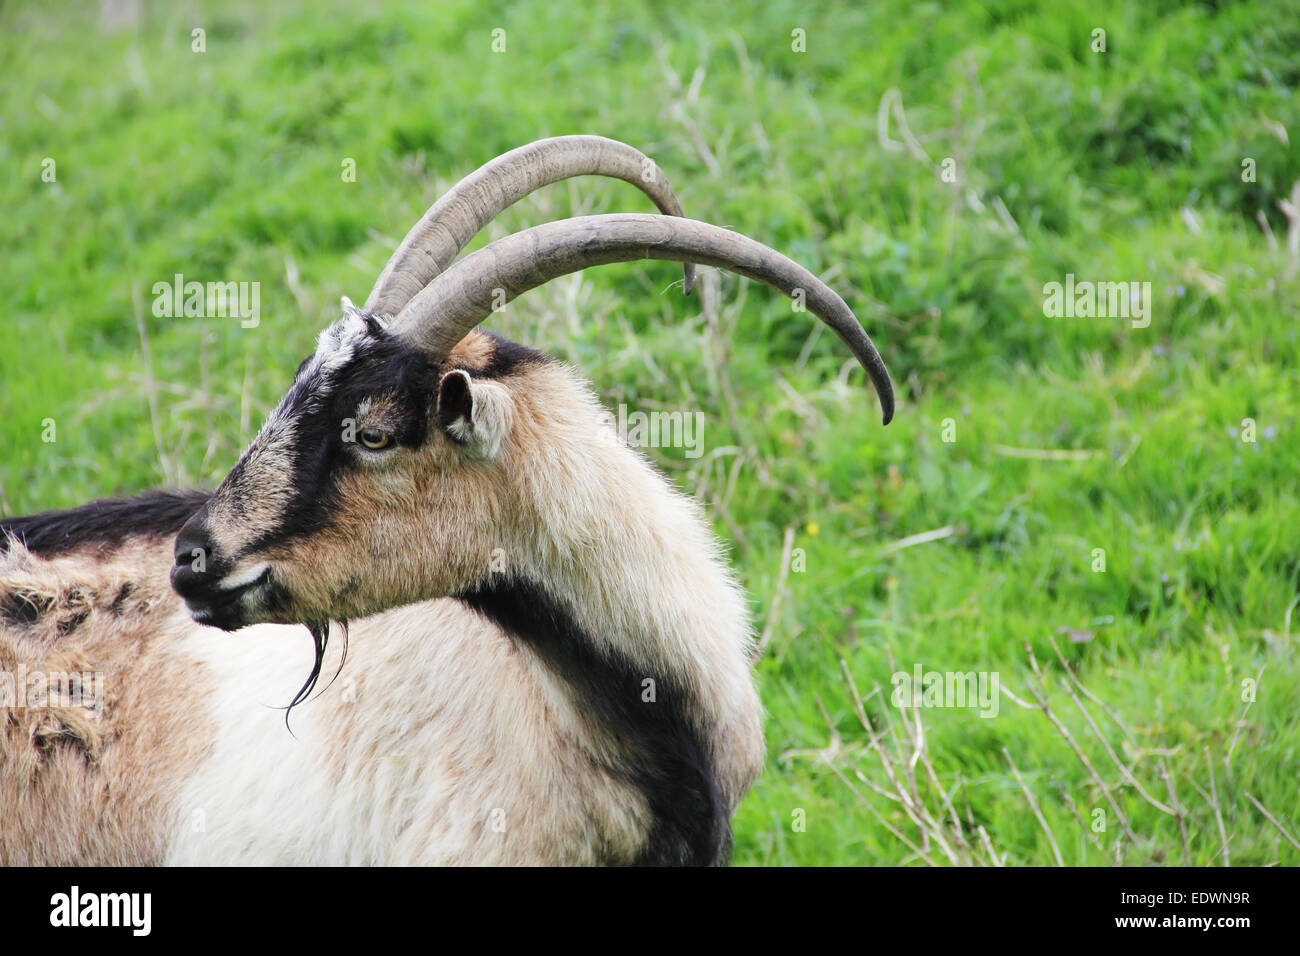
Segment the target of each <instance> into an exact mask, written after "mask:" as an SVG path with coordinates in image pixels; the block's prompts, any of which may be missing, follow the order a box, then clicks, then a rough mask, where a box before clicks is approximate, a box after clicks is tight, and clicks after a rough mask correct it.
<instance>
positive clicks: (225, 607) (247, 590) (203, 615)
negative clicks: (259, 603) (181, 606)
mask: <svg viewBox="0 0 1300 956" xmlns="http://www.w3.org/2000/svg"><path fill="white" fill-rule="evenodd" d="M271 587H272V581H271V569H270V568H267V569H266V570H264V571H263V572H262V573H261V574H259V575H258V576H257V577H255V578H254V579H253V580H251V581H247V582H245V583H243V584H240V585H237V586H236V587H233V588H229V589H227V590H225V591H221V592H219V593H218V594H217V595H215V596H214V597H213V598H212V599H210V600H190V599H187V600H186V601H185V608H186V610H188V611H189V614H190V617H191V618H193V619H194V621H195V622H196V623H198V624H206V625H207V626H209V627H217V628H220V629H221V630H223V631H235V630H238V629H239V628H241V627H244V626H246V625H248V624H251V623H253V621H252V620H251V619H250V615H249V613H248V611H249V610H250V607H249V605H250V603H251V602H249V601H248V600H247V599H248V598H249V597H250V596H255V595H257V594H258V593H259V592H267V591H269V590H270V589H271Z"/></svg>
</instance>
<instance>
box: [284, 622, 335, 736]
mask: <svg viewBox="0 0 1300 956" xmlns="http://www.w3.org/2000/svg"><path fill="white" fill-rule="evenodd" d="M335 623H337V624H338V625H339V628H340V630H342V632H343V656H342V658H340V659H339V667H338V670H336V671H335V672H334V676H333V677H331V678H330V682H329V683H328V684H326V685H325V686H324V687H323V688H321V693H322V694H323V693H325V691H327V690H329V689H330V687H331V686H333V684H334V682H335V681H336V680H338V676H339V674H341V673H343V665H344V664H346V663H347V660H348V622H347V621H346V620H341V621H337V622H334V621H329V620H326V621H315V622H313V621H308V622H305V623H304V625H303V626H304V627H306V628H307V633H308V634H310V635H311V640H312V644H313V646H314V648H315V652H316V659H315V661H314V662H313V663H312V668H311V673H310V674H309V675H308V676H307V680H306V682H305V683H304V684H303V685H302V687H300V688H299V689H298V693H297V694H296V695H294V698H293V700H291V701H289V704H288V706H287V707H285V708H284V725H285V727H288V728H289V733H291V734H292V733H293V728H292V727H289V714H290V712H291V711H292V710H293V709H294V708H295V707H297V706H298V705H299V704H302V703H306V701H307V699H308V698H309V697H311V694H312V691H314V690H315V689H316V684H317V682H318V681H319V680H320V672H321V667H322V666H323V665H324V663H325V648H326V647H328V646H329V640H330V628H331V627H332V626H333V625H334V624H335ZM318 696H319V695H318Z"/></svg>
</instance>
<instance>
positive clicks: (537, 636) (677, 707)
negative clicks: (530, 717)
mask: <svg viewBox="0 0 1300 956" xmlns="http://www.w3.org/2000/svg"><path fill="white" fill-rule="evenodd" d="M459 597H460V600H461V601H463V602H464V603H465V604H467V605H468V606H469V607H471V608H473V609H475V610H476V611H478V612H479V613H481V614H482V615H484V616H485V617H487V618H488V619H489V620H491V621H493V622H494V623H496V624H497V625H498V626H499V627H501V628H502V629H503V630H504V631H506V632H507V633H508V634H509V635H510V636H511V637H512V638H514V639H515V640H517V641H521V642H523V643H525V644H527V645H528V646H529V647H531V648H532V649H533V650H535V651H536V652H537V653H538V655H539V656H540V657H541V658H542V660H544V661H545V662H546V664H547V666H548V667H550V668H551V669H552V670H553V671H554V672H555V673H556V674H558V675H559V676H560V677H561V678H563V679H564V680H565V681H567V682H568V684H569V685H570V687H571V688H572V690H573V698H574V699H575V700H577V701H579V702H581V704H582V705H583V706H584V707H585V709H586V711H587V713H586V716H587V719H588V720H590V721H591V722H592V724H593V725H595V726H597V727H599V728H600V729H601V730H603V731H605V732H607V733H609V734H610V736H611V737H612V738H613V739H615V740H617V741H619V743H620V747H621V751H620V752H621V755H622V756H621V757H620V758H619V759H618V761H617V762H616V763H614V764H613V765H610V766H607V767H606V768H605V769H606V770H607V771H608V772H610V773H611V774H612V775H614V776H616V777H618V778H620V779H623V780H626V781H628V782H629V783H631V784H632V785H633V786H635V787H636V788H637V789H638V790H640V791H641V793H642V794H643V795H644V796H645V799H646V802H647V804H648V805H649V807H650V811H651V814H652V818H653V823H652V825H651V830H650V834H649V838H648V840H647V841H646V844H645V846H644V847H643V848H642V851H641V854H640V856H639V857H638V858H637V859H635V860H633V861H631V862H632V863H634V864H637V865H648V866H675V865H677V866H680V865H694V866H707V865H722V864H725V863H726V862H727V858H728V857H729V856H730V854H731V822H730V820H729V819H728V817H727V812H726V808H725V806H724V805H723V802H722V796H721V793H720V792H719V789H718V784H717V777H716V775H715V773H714V765H713V756H712V754H711V752H710V748H709V746H708V744H707V742H706V741H705V739H704V735H703V734H702V733H701V732H700V730H699V728H698V727H697V726H696V725H695V723H694V721H692V719H691V717H690V713H689V711H690V705H689V701H688V700H687V698H686V695H685V694H684V692H683V691H682V690H681V689H680V688H679V687H677V686H676V682H675V681H674V680H672V679H671V678H669V677H668V676H667V675H664V674H649V673H642V670H641V669H638V668H637V667H636V666H635V665H634V664H633V663H632V662H631V661H630V660H628V659H627V658H626V657H624V656H622V655H620V654H605V653H603V652H602V651H600V650H599V649H598V648H597V646H596V644H595V642H594V641H593V640H592V639H591V637H590V636H589V635H588V634H585V633H584V632H583V631H582V629H581V628H580V627H579V626H578V625H577V623H576V622H575V621H574V619H573V616H572V615H571V614H570V613H569V611H568V609H567V608H565V607H563V606H562V605H561V604H560V603H559V602H557V601H556V600H555V599H554V598H552V597H551V596H550V595H548V594H547V593H546V592H545V590H543V589H542V588H540V587H538V586H537V585H535V584H533V583H531V582H518V581H515V582H506V583H502V584H490V585H487V586H485V587H483V588H480V589H478V590H475V591H472V592H469V593H466V594H461V595H459ZM647 678H649V679H651V680H653V681H654V682H655V700H654V702H646V701H644V700H643V699H642V695H643V683H642V682H643V681H644V680H645V679H647Z"/></svg>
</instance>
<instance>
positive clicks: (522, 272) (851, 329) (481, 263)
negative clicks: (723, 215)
mask: <svg viewBox="0 0 1300 956" xmlns="http://www.w3.org/2000/svg"><path fill="white" fill-rule="evenodd" d="M636 259H666V260H670V261H676V262H698V263H700V264H702V265H710V266H717V267H719V268H723V269H728V270H730V271H731V272H736V273H739V274H740V275H743V276H747V277H748V278H750V279H756V280H757V281H759V282H763V283H766V284H767V285H770V286H772V287H773V288H775V289H779V290H780V291H782V292H784V293H785V294H786V295H788V296H791V297H797V296H798V295H799V293H800V291H802V292H803V298H804V301H805V303H806V305H807V307H808V309H809V311H811V312H813V313H814V314H815V315H817V316H818V318H820V319H821V320H822V321H823V322H825V323H826V324H827V325H829V326H830V327H831V328H832V329H834V330H835V332H836V334H838V335H839V337H840V338H841V339H842V340H843V341H844V344H845V345H847V346H848V347H849V349H850V350H851V351H852V352H853V354H854V356H855V357H856V358H857V360H858V361H859V362H860V363H862V367H863V368H865V369H866V370H867V374H868V375H869V376H870V378H871V382H872V384H873V385H874V386H875V388H876V394H877V396H879V398H880V409H881V412H882V414H883V418H884V422H885V424H886V425H888V424H889V421H890V419H891V418H893V417H894V388H893V385H892V384H891V383H890V381H889V372H888V370H887V369H886V368H885V363H884V361H883V360H882V359H881V357H880V353H879V352H877V351H876V347H875V346H874V345H873V344H872V343H871V339H870V338H869V337H868V336H867V333H866V332H865V331H864V330H863V328H862V326H861V325H860V324H859V323H858V320H857V318H855V317H854V315H853V311H852V310H851V309H850V308H849V307H848V305H846V304H845V302H844V300H843V299H841V298H840V297H839V295H837V294H836V293H835V291H834V290H832V289H831V288H830V287H829V286H827V285H826V284H825V283H824V282H822V281H821V280H820V279H818V278H817V277H816V276H814V275H813V274H812V273H811V272H809V271H808V270H807V269H805V268H804V267H803V266H801V265H799V264H798V263H796V262H794V261H792V260H791V259H787V258H786V257H785V256H783V255H781V253H779V252H776V251H775V250H773V249H769V248H768V247H767V246H765V245H763V244H762V243H759V242H755V241H754V240H753V239H749V238H746V237H745V236H742V235H740V234H739V233H735V232H731V231H730V230H727V229H720V228H719V227H717V226H711V225H709V224H708V223H705V222H697V221H696V220H694V219H680V218H675V217H671V216H646V215H632V214H623V215H613V216H582V217H579V218H576V219H561V220H559V221H557V222H550V223H546V224H545V225H541V226H534V227H533V228H531V229H525V230H523V231H522V232H517V233H515V234H514V235H511V236H507V237H505V238H504V239H498V240H497V241H496V242H493V243H491V244H490V245H488V246H487V247H486V248H483V249H480V250H479V251H478V252H475V253H474V254H473V255H470V256H467V257H466V258H464V259H462V260H461V261H459V262H457V263H456V264H455V265H453V266H452V267H451V268H450V269H448V270H447V271H446V272H444V273H442V274H441V275H439V276H437V277H436V278H435V279H434V280H433V281H432V282H430V283H429V285H428V286H426V287H425V288H424V290H423V291H421V292H420V293H419V294H418V295H416V296H415V298H413V299H412V300H411V301H410V302H409V303H407V305H406V307H405V308H403V309H402V311H401V312H400V313H399V314H398V316H397V318H396V320H395V321H394V323H393V330H394V331H395V332H397V333H398V334H399V335H401V336H403V337H404V338H406V339H407V340H408V341H410V342H411V343H412V344H415V345H418V346H419V347H421V348H423V349H425V350H427V351H429V352H430V353H431V354H432V355H433V356H434V357H436V358H438V359H441V358H443V357H445V356H446V355H447V354H448V353H449V352H450V351H451V349H452V347H453V346H455V345H456V343H457V342H459V341H460V340H461V339H462V338H464V337H465V335H466V334H467V333H468V332H469V331H470V330H471V329H473V328H474V327H475V326H477V325H478V324H479V323H480V322H482V321H483V320H484V319H485V318H487V316H488V315H489V314H490V313H491V312H492V310H493V308H494V306H497V307H499V306H500V305H501V304H502V303H503V302H508V301H509V300H511V299H513V298H515V296H518V295H521V294H523V293H524V292H527V291H528V290H529V289H533V288H536V287H537V286H539V285H542V284H543V283H546V282H549V281H550V280H551V279H554V278H556V277H557V276H561V275H567V274H568V273H570V272H578V271H580V270H582V269H585V268H587V267H588V266H596V265H604V264H605V263H609V262H631V261H633V260H636ZM503 296H504V298H503Z"/></svg>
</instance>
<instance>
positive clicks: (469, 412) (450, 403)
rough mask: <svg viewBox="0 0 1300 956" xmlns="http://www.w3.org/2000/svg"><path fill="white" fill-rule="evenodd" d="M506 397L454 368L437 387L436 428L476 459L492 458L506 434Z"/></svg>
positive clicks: (499, 389) (498, 389) (508, 417)
mask: <svg viewBox="0 0 1300 956" xmlns="http://www.w3.org/2000/svg"><path fill="white" fill-rule="evenodd" d="M510 410H511V402H510V393H509V392H507V391H506V390H505V389H504V388H503V387H501V386H500V385H499V384H497V383H496V382H476V381H474V380H473V379H472V378H470V374H469V373H468V372H466V371H465V370H464V369H459V368H454V369H452V370H451V371H450V372H448V373H447V374H446V375H444V376H443V377H442V381H440V382H439V383H438V426H439V427H440V428H441V429H442V430H443V431H444V432H446V433H447V435H448V437H450V438H451V439H452V441H455V442H457V443H458V444H461V445H464V446H465V447H466V449H467V450H468V451H470V453H471V454H473V455H474V456H475V457H478V458H495V457H496V456H497V454H498V453H499V452H500V451H501V442H502V441H503V440H504V439H505V437H506V435H507V434H508V433H509V431H510V422H511V415H510Z"/></svg>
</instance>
